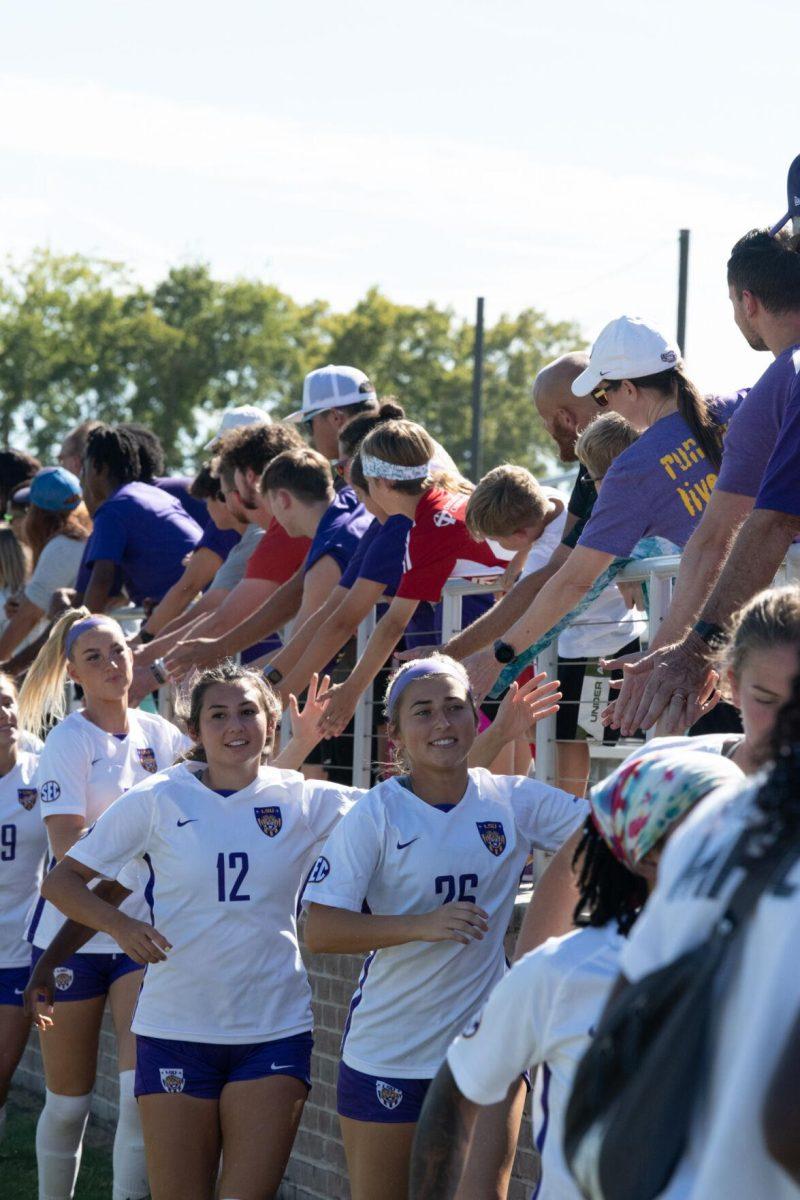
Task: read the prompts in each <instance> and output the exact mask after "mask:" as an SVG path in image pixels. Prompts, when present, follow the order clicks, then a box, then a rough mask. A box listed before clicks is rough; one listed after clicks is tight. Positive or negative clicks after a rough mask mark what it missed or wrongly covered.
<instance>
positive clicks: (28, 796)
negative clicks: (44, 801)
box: [17, 788, 39, 812]
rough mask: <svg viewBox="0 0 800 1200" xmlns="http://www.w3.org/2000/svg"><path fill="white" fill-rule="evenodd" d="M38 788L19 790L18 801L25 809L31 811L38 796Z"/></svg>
mask: <svg viewBox="0 0 800 1200" xmlns="http://www.w3.org/2000/svg"><path fill="white" fill-rule="evenodd" d="M38 794H39V793H38V792H37V791H36V788H17V799H18V800H19V802H20V804H21V805H22V807H23V808H24V809H26V810H27V811H28V812H30V811H31V809H32V808H33V806H34V804H35V803H36V797H37V796H38Z"/></svg>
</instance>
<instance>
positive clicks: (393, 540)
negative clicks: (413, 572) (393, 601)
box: [339, 513, 412, 596]
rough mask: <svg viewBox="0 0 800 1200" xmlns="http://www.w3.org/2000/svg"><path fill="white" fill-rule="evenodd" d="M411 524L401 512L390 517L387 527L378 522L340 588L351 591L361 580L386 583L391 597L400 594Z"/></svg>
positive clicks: (359, 545)
mask: <svg viewBox="0 0 800 1200" xmlns="http://www.w3.org/2000/svg"><path fill="white" fill-rule="evenodd" d="M411 524H412V523H411V521H410V520H409V518H408V517H404V516H403V515H402V513H398V514H397V515H396V516H394V517H387V518H386V521H385V523H384V524H383V525H381V523H380V521H378V520H374V521H373V522H372V524H371V525H370V527H369V529H368V530H367V532H366V533H365V534H364V536H363V537H362V539H361V541H360V542H359V543H358V548H357V550H356V552H355V554H354V555H353V557H352V558H351V559H350V562H349V564H348V566H347V568H346V569H345V571H344V572H343V574H342V578H341V579H340V580H339V587H343V588H351V587H352V586H353V584H354V583H355V581H356V580H357V579H369V580H370V581H371V582H372V583H382V584H383V588H384V592H385V593H386V595H387V596H393V595H394V594H395V592H396V591H397V585H398V583H399V582H400V576H401V575H402V574H403V558H404V556H405V552H406V542H407V541H408V531H409V529H410V528H411Z"/></svg>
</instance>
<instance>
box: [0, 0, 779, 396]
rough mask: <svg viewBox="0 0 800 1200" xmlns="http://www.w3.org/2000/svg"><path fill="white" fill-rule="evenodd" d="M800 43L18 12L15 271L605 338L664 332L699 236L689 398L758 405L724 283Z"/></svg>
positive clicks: (775, 151) (515, 25)
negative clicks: (747, 394)
mask: <svg viewBox="0 0 800 1200" xmlns="http://www.w3.org/2000/svg"><path fill="white" fill-rule="evenodd" d="M756 14H757V15H756ZM799 25H800V15H798V8H797V4H796V3H789V2H788V0H786V2H784V0H766V2H762V3H760V4H759V5H758V7H757V8H754V7H753V6H752V5H747V6H745V4H744V3H743V2H742V0H731V2H730V3H726V4H722V3H718V2H717V0H710V2H709V0H706V2H704V3H698V2H697V0H695V2H694V3H687V2H686V0H675V2H674V3H662V2H661V0H654V2H651V3H649V4H642V3H641V2H637V3H633V2H629V0H611V2H607V0H605V2H604V0H601V2H600V3H598V2H597V0H595V2H594V3H592V2H589V0H573V2H572V3H571V4H569V5H566V4H559V5H555V4H548V5H546V6H545V5H542V4H540V3H536V2H535V0H528V3H522V2H519V0H495V3H494V4H489V3H486V2H485V0H484V2H483V3H477V2H475V0H459V2H458V3H455V2H453V0H439V2H438V3H431V2H430V0H429V2H428V3H421V2H420V0H406V2H405V3H404V4H403V5H395V4H393V5H388V4H385V3H381V2H380V0H378V2H377V3H375V2H373V3H371V4H367V3H363V2H361V0H340V2H339V3H338V4H336V5H333V4H330V3H321V2H319V0H306V3H304V4H302V5H293V6H288V5H285V4H277V3H273V2H272V0H264V2H262V3H255V2H254V0H227V3H224V4H221V3H215V4H210V3H207V2H205V0H198V2H196V3H193V4H191V5H189V4H187V3H184V2H183V0H181V2H175V3H167V2H165V0H160V3H158V4H156V3H153V2H151V0H139V2H138V3H137V4H135V5H132V4H123V3H119V2H115V0H104V2H103V3H99V2H94V0H73V2H72V3H71V4H70V5H68V6H67V5H64V4H63V3H59V4H56V3H55V2H54V0H42V2H41V3H39V4H37V5H26V6H22V5H17V6H15V7H14V8H13V9H11V8H9V7H8V6H6V8H5V10H4V14H3V21H2V26H0V28H2V33H3V36H2V39H0V118H1V119H0V155H2V158H1V159H0V161H2V164H3V187H2V190H1V191H0V228H2V229H3V233H4V238H3V244H4V248H5V250H6V251H7V252H9V253H12V254H14V255H15V256H24V255H25V254H26V253H27V252H28V251H29V250H30V249H31V248H32V247H33V246H35V245H49V246H50V247H51V248H52V249H54V250H57V251H65V252H67V251H80V252H82V253H86V254H94V255H98V256H102V257H109V258H116V259H122V260H124V261H126V262H127V263H129V264H130V265H131V267H132V268H133V270H134V272H135V273H136V275H137V276H138V277H140V278H141V279H143V280H144V281H146V282H151V281H152V280H154V279H156V278H158V276H159V275H160V274H161V273H163V272H164V270H165V269H166V268H167V267H168V266H169V265H170V264H172V263H175V262H180V261H186V260H187V259H193V258H202V259H205V260H207V261H208V262H210V263H211V266H212V268H213V269H214V270H215V271H216V272H217V273H218V274H220V275H225V276H231V275H234V274H238V273H243V274H250V275H258V276H260V277H263V278H268V279H270V280H271V281H273V282H275V283H276V284H278V285H279V286H280V287H282V288H285V289H286V290H287V291H288V292H290V293H291V294H293V295H295V296H296V297H297V298H298V299H301V300H305V299H310V298H312V297H316V296H319V297H323V298H325V299H328V300H330V301H331V302H332V303H333V304H334V305H336V306H342V307H343V306H349V305H350V304H352V303H353V302H354V301H355V300H356V299H357V298H358V297H359V296H360V295H362V294H363V293H364V291H365V290H366V289H367V288H368V287H369V286H371V285H373V284H377V285H379V286H380V287H381V288H382V290H383V291H384V292H385V293H386V294H387V295H389V296H390V297H392V298H393V299H395V300H398V301H404V302H410V303H420V304H422V303H425V302H426V301H428V300H434V301H436V302H437V303H439V304H449V305H452V306H453V307H454V308H455V309H456V310H458V311H459V312H463V313H472V311H473V310H474V299H475V297H476V296H477V295H479V294H482V295H484V296H485V297H486V305H487V318H488V319H489V320H492V319H493V318H495V317H497V316H498V315H499V314H500V313H501V312H503V311H506V312H513V311H516V310H518V309H520V308H523V307H525V306H527V305H533V306H536V307H538V308H541V309H543V310H544V311H545V312H546V313H547V315H548V316H549V317H551V318H552V319H561V318H572V319H575V320H576V321H578V322H579V324H580V326H581V328H582V329H583V331H584V333H585V335H586V336H587V338H589V339H590V340H591V339H592V338H593V337H594V336H595V335H596V334H597V332H598V331H599V329H600V328H601V327H602V326H603V324H605V322H606V321H607V320H609V319H611V318H612V317H614V316H618V315H619V314H620V313H622V312H629V313H631V314H640V315H644V316H648V317H650V318H651V319H653V320H655V321H656V323H658V324H659V325H661V326H662V327H663V328H664V329H665V330H666V331H668V332H670V333H672V332H674V328H675V311H676V275H677V237H678V229H679V228H680V227H682V226H686V227H689V228H691V230H692V238H693V243H692V260H691V274H690V295H689V323H688V335H687V362H688V366H689V369H690V372H691V373H692V374H693V376H694V377H695V378H696V380H697V382H698V383H699V384H700V385H701V386H702V387H703V388H705V389H706V390H717V391H721V390H725V389H729V388H733V387H737V386H740V385H742V384H747V383H752V382H753V381H754V380H755V379H756V378H757V376H758V375H759V374H760V373H761V371H763V370H764V369H765V368H766V366H767V365H768V361H769V360H768V358H767V357H766V356H765V355H758V354H755V353H754V352H753V351H751V350H749V349H748V348H747V347H746V346H745V344H744V342H743V341H742V339H741V337H740V335H739V334H738V332H737V331H736V329H735V327H734V325H733V322H732V320H731V316H730V305H729V301H728V298H727V291H726V287H725V261H726V258H727V254H728V251H729V249H730V246H731V244H732V243H733V241H734V240H735V239H736V238H737V237H738V236H739V234H740V233H742V232H744V231H745V230H746V229H748V228H750V227H751V226H753V225H764V224H769V223H771V222H773V221H775V220H776V219H777V217H778V216H779V215H780V214H781V213H782V212H783V211H784V209H785V198H786V197H785V173H786V168H787V166H788V164H789V162H790V160H791V159H792V158H793V157H794V155H795V154H797V153H798V152H800V132H799V131H800V112H799V111H798V110H799V108H800V105H799V104H798V98H797V89H796V81H797V65H796V45H797V33H798V26H799ZM378 383H379V384H380V381H378Z"/></svg>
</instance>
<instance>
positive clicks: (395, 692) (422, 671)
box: [385, 658, 471, 718]
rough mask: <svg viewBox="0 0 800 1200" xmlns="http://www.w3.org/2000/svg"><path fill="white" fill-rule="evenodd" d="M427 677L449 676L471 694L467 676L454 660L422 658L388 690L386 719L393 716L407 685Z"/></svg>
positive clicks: (404, 672) (398, 677) (459, 664)
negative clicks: (444, 660)
mask: <svg viewBox="0 0 800 1200" xmlns="http://www.w3.org/2000/svg"><path fill="white" fill-rule="evenodd" d="M428 675H450V676H451V677H452V678H453V679H457V680H458V681H459V682H460V683H463V684H464V687H465V688H466V689H467V691H468V692H471V688H470V684H469V676H468V675H467V672H466V670H465V669H464V667H462V665H461V663H460V662H456V660H455V659H450V660H449V661H448V662H440V661H439V660H437V659H435V658H433V659H431V658H422V659H420V660H419V662H415V663H414V664H413V665H412V666H410V667H408V668H407V669H406V670H405V671H403V672H402V673H401V674H400V675H398V676H397V678H396V679H395V681H394V683H393V684H392V686H391V687H390V688H389V691H388V692H387V694H386V704H385V707H386V715H387V717H389V718H391V717H392V716H393V715H394V711H395V709H396V707H397V702H398V700H399V699H400V697H401V696H402V694H403V692H404V691H405V690H406V688H407V687H408V685H409V684H410V683H414V681H415V680H417V679H424V678H425V677H426V676H428Z"/></svg>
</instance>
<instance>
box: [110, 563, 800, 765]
mask: <svg viewBox="0 0 800 1200" xmlns="http://www.w3.org/2000/svg"><path fill="white" fill-rule="evenodd" d="M679 567H680V555H677V554H676V555H665V556H662V557H659V558H647V559H642V560H641V561H638V562H631V563H629V564H628V565H627V566H626V567H624V568H623V569H622V570H621V571H620V572H619V574H618V575H617V576H616V579H615V581H614V584H610V585H609V586H611V587H613V586H614V585H615V584H616V583H646V584H647V590H648V614H647V616H648V637H647V641H648V642H650V641H652V639H653V637H654V635H655V633H656V631H657V630H658V628H659V626H660V625H661V624H662V622H663V621H664V619H665V617H666V615H667V612H668V610H669V606H670V602H671V600H672V589H673V585H674V582H675V577H676V575H677V573H678V569H679ZM797 579H800V545H795V546H792V547H791V549H790V551H789V553H788V554H787V556H786V559H785V561H784V562H783V563H782V564H781V567H780V569H779V571H778V572H777V574H776V576H775V583H776V584H784V583H787V582H790V581H792V580H797ZM496 583H497V580H496V577H487V578H483V579H478V580H468V579H457V580H451V581H449V582H448V583H447V584H446V585H445V588H444V591H443V593H442V637H441V641H442V643H447V642H448V641H449V640H450V639H451V638H452V637H454V636H455V635H456V634H457V633H458V632H460V630H461V626H462V616H461V608H462V601H463V599H464V597H465V596H474V595H486V593H487V592H489V591H491V590H492V587H493V586H496ZM109 615H110V616H113V617H114V618H115V619H116V620H118V621H121V622H129V621H136V620H142V619H143V618H144V616H145V614H144V612H143V610H142V609H140V608H126V609H119V610H116V611H114V612H113V613H110V614H109ZM375 623H376V612H375V609H373V610H372V612H371V613H370V614H369V615H368V616H367V617H365V619H364V620H363V621H362V622H361V624H360V625H359V628H358V633H357V654H358V657H359V658H360V656H361V655H362V653H363V651H364V648H365V647H366V644H367V642H368V640H369V638H370V635H371V634H372V631H373V629H374V628H375ZM583 623H586V622H585V619H582V618H578V619H577V620H576V621H575V622H574V626H573V627H575V626H580V625H581V624H583ZM282 632H283V631H282ZM237 657H238V656H237ZM537 668H538V670H540V671H546V672H547V674H548V676H549V677H550V678H556V677H557V675H558V638H557V637H556V638H554V639H553V641H552V642H551V644H550V645H549V646H548V647H547V649H545V650H544V651H542V652H541V653H540V654H539V655H538V656H537ZM380 703H381V698H380V697H375V696H374V694H373V686H372V685H371V686H370V687H369V688H367V689H366V691H365V692H364V693H363V695H362V696H361V697H360V698H359V701H358V705H357V707H356V711H355V715H354V722H353V724H354V728H353V740H354V746H353V783H354V784H355V785H356V786H358V787H369V785H370V782H371V770H372V736H373V721H372V713H373V708H374V705H375V704H380ZM158 709H159V712H160V713H162V714H163V715H165V716H171V715H172V713H173V688H172V686H171V685H170V684H167V685H165V686H164V687H161V688H159V691H158ZM652 734H653V731H652V730H651V731H649V732H648V734H647V736H648V737H650V736H652ZM290 736H291V723H290V720H289V715H288V711H287V712H286V713H284V717H283V720H282V723H281V739H280V740H281V744H285V742H286V741H287V740H288V738H289V737H290ZM587 744H588V746H589V753H590V759H591V761H592V763H593V764H597V763H599V762H602V761H603V760H608V759H611V760H615V759H621V758H624V757H625V756H626V755H627V754H629V753H630V750H631V748H632V747H633V746H635V745H636V744H637V743H636V742H632V741H629V740H623V739H620V741H619V742H617V743H615V744H614V745H611V746H604V745H602V743H599V742H593V741H589V742H588V743H587ZM536 776H537V778H539V779H542V780H543V781H546V782H548V783H554V782H555V779H556V718H555V716H552V717H546V718H544V719H543V720H541V721H539V722H538V723H537V725H536Z"/></svg>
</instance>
